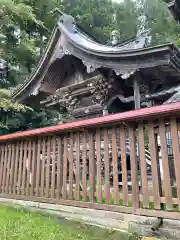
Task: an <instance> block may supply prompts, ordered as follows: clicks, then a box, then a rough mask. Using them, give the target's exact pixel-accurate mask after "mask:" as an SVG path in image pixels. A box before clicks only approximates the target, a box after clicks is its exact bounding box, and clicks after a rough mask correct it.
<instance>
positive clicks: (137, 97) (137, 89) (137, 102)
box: [133, 74, 141, 109]
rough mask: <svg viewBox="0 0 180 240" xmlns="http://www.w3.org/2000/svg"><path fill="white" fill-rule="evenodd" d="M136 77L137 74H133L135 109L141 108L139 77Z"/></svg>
mask: <svg viewBox="0 0 180 240" xmlns="http://www.w3.org/2000/svg"><path fill="white" fill-rule="evenodd" d="M138 78H139V76H138V74H135V75H134V78H133V84H134V105H135V109H140V108H141V95H140V87H139V79H138Z"/></svg>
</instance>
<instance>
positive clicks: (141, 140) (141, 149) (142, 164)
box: [138, 122, 149, 208]
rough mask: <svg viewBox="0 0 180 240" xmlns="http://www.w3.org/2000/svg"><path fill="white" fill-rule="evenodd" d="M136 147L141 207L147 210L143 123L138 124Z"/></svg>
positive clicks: (147, 195) (147, 196)
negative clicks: (137, 151) (139, 174)
mask: <svg viewBox="0 0 180 240" xmlns="http://www.w3.org/2000/svg"><path fill="white" fill-rule="evenodd" d="M138 140H139V141H138V145H139V158H140V159H139V160H140V170H141V180H142V181H141V182H142V195H143V207H144V208H149V194H148V180H147V166H146V156H145V143H144V129H143V122H140V123H139V124H138Z"/></svg>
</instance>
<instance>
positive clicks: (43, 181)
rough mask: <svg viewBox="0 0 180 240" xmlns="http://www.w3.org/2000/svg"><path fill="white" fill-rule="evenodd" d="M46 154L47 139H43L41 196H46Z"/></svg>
mask: <svg viewBox="0 0 180 240" xmlns="http://www.w3.org/2000/svg"><path fill="white" fill-rule="evenodd" d="M45 154H46V137H43V139H42V159H41V163H42V164H41V184H40V185H41V187H40V189H41V191H40V195H41V196H42V197H43V196H44V188H45Z"/></svg>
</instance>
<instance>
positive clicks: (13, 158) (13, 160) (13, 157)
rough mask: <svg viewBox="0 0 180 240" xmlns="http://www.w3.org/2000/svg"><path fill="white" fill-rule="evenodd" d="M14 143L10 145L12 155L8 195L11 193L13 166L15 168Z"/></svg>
mask: <svg viewBox="0 0 180 240" xmlns="http://www.w3.org/2000/svg"><path fill="white" fill-rule="evenodd" d="M15 150H16V148H15V143H14V144H12V155H11V164H10V180H9V194H12V192H13V178H14V166H15Z"/></svg>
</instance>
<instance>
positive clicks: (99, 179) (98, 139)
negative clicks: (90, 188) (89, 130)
mask: <svg viewBox="0 0 180 240" xmlns="http://www.w3.org/2000/svg"><path fill="white" fill-rule="evenodd" d="M96 156H97V198H98V202H100V203H101V202H102V176H101V132H100V129H98V130H97V131H96Z"/></svg>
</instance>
